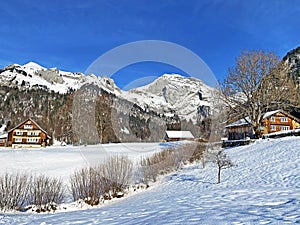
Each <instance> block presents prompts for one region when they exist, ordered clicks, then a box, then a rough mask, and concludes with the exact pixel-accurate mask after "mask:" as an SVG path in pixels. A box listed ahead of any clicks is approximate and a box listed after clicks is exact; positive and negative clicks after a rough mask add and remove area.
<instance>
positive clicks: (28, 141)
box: [27, 138, 39, 143]
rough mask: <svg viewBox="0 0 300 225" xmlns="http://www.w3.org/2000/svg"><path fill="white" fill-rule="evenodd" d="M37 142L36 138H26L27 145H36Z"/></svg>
mask: <svg viewBox="0 0 300 225" xmlns="http://www.w3.org/2000/svg"><path fill="white" fill-rule="evenodd" d="M37 142H39V139H38V138H27V143H37Z"/></svg>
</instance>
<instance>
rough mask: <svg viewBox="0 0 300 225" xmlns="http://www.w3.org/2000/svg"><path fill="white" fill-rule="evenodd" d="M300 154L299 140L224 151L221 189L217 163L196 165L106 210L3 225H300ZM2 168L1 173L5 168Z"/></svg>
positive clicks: (6, 218) (20, 217)
mask: <svg viewBox="0 0 300 225" xmlns="http://www.w3.org/2000/svg"><path fill="white" fill-rule="evenodd" d="M299 149H300V138H299V137H285V138H281V139H270V140H269V139H266V140H259V141H257V142H255V143H254V144H251V145H249V146H242V147H236V148H231V149H226V150H225V151H226V152H227V154H228V155H229V156H230V158H231V160H232V161H233V163H234V164H235V167H232V168H229V169H226V170H223V171H222V176H221V183H220V184H217V183H216V180H217V169H216V167H215V166H214V165H213V164H207V165H206V167H205V168H202V166H201V164H194V165H190V166H187V167H185V168H184V169H183V170H181V171H179V172H176V173H173V174H170V175H168V176H166V177H165V178H164V179H163V180H162V181H161V182H160V183H159V184H157V185H156V186H155V187H153V188H151V189H149V190H147V191H144V192H140V193H138V194H136V195H133V196H131V197H127V198H124V199H123V200H120V201H117V202H114V203H112V204H110V205H108V206H104V207H102V208H96V209H88V210H80V211H72V212H60V213H50V214H40V215H37V214H0V224H43V225H46V224H65V225H69V224H130V225H131V224H213V225H215V224H299V223H300V151H299ZM56 151H59V150H56ZM35 152H36V153H38V151H35ZM49 152H51V151H50V150H49ZM10 153H11V155H10V156H9V153H7V152H5V153H4V155H6V159H5V160H2V159H1V160H2V161H4V162H5V161H7V160H9V159H10V160H11V161H12V162H13V161H16V162H19V163H23V166H24V167H23V168H24V169H25V168H29V167H30V165H32V164H30V163H29V164H27V165H26V163H25V162H26V161H27V163H28V161H29V162H30V161H31V160H36V159H35V157H40V156H36V154H31V155H30V156H28V157H29V158H27V159H26V160H25V157H26V156H25V154H26V153H23V152H21V151H18V152H14V151H11V152H10ZM1 154H2V152H1ZM18 154H22V155H23V157H20V158H19V160H18V159H16V158H15V156H16V155H18ZM65 154H67V153H65ZM72 154H73V153H72V151H70V153H69V157H66V165H65V169H67V167H68V166H70V164H69V163H68V160H69V159H68V158H72V157H70V156H72ZM37 155H39V154H37ZM54 155H58V152H54V153H53V156H54ZM65 156H67V155H65ZM1 163H2V162H1ZM42 163H43V162H42ZM6 166H7V164H6ZM1 167H2V171H3V169H5V166H2V164H1ZM41 168H43V166H41ZM55 168H56V165H55V164H54V165H53V167H52V169H54V170H57V172H58V171H60V170H62V167H61V168H57V169H55ZM48 169H50V168H44V171H47V170H48ZM58 173H59V174H60V173H62V172H58Z"/></svg>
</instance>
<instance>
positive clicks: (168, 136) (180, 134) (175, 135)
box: [164, 130, 195, 141]
mask: <svg viewBox="0 0 300 225" xmlns="http://www.w3.org/2000/svg"><path fill="white" fill-rule="evenodd" d="M194 138H195V137H194V135H193V134H192V133H191V132H190V131H182V130H167V131H166V133H165V138H164V141H183V140H194Z"/></svg>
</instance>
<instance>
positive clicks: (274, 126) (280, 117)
mask: <svg viewBox="0 0 300 225" xmlns="http://www.w3.org/2000/svg"><path fill="white" fill-rule="evenodd" d="M225 128H226V129H227V131H228V140H243V139H247V138H253V137H254V134H253V131H252V124H251V120H250V119H249V118H248V117H246V118H244V119H240V120H238V121H236V122H234V123H231V124H229V125H227V126H226V127H225ZM298 128H300V119H298V118H297V117H294V116H293V115H291V114H289V113H287V112H285V111H283V110H280V109H279V110H274V111H271V112H267V113H266V114H264V116H263V120H262V123H261V126H260V131H261V133H262V134H271V133H274V132H282V131H289V130H295V129H298Z"/></svg>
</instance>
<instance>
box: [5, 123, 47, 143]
mask: <svg viewBox="0 0 300 225" xmlns="http://www.w3.org/2000/svg"><path fill="white" fill-rule="evenodd" d="M49 140H50V137H49V136H48V134H47V132H46V131H45V130H43V129H42V128H41V127H40V126H39V125H38V124H37V123H36V122H35V121H33V120H32V119H27V120H25V121H24V122H22V123H20V124H19V125H17V126H16V127H14V128H13V129H11V130H9V131H8V133H7V147H12V148H34V147H36V148H38V147H46V146H47V145H49Z"/></svg>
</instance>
